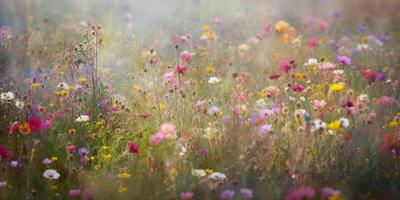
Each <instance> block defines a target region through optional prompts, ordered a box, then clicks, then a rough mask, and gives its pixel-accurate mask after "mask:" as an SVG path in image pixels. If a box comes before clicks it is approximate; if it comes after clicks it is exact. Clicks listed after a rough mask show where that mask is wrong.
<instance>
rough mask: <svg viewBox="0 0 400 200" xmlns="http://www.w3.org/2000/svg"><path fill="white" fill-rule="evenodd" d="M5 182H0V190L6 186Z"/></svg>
mask: <svg viewBox="0 0 400 200" xmlns="http://www.w3.org/2000/svg"><path fill="white" fill-rule="evenodd" d="M7 184H8V183H7V181H1V182H0V188H2V187H5V186H7Z"/></svg>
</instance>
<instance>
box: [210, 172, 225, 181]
mask: <svg viewBox="0 0 400 200" xmlns="http://www.w3.org/2000/svg"><path fill="white" fill-rule="evenodd" d="M208 179H211V180H214V181H224V180H226V176H225V174H223V173H221V172H214V173H212V174H210V175H209V176H208Z"/></svg>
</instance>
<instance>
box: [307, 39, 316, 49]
mask: <svg viewBox="0 0 400 200" xmlns="http://www.w3.org/2000/svg"><path fill="white" fill-rule="evenodd" d="M318 45H319V40H318V38H317V37H311V38H309V39H308V40H307V47H310V48H313V47H316V46H318Z"/></svg>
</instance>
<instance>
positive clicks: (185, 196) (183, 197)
mask: <svg viewBox="0 0 400 200" xmlns="http://www.w3.org/2000/svg"><path fill="white" fill-rule="evenodd" d="M179 197H180V199H181V200H188V199H192V198H193V192H181V193H180V194H179Z"/></svg>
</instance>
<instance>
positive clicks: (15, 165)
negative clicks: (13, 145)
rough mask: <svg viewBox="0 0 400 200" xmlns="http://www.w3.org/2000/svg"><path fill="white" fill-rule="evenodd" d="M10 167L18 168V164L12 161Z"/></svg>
mask: <svg viewBox="0 0 400 200" xmlns="http://www.w3.org/2000/svg"><path fill="white" fill-rule="evenodd" d="M10 166H11V167H12V168H17V167H19V163H18V161H17V160H12V161H11V162H10Z"/></svg>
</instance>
